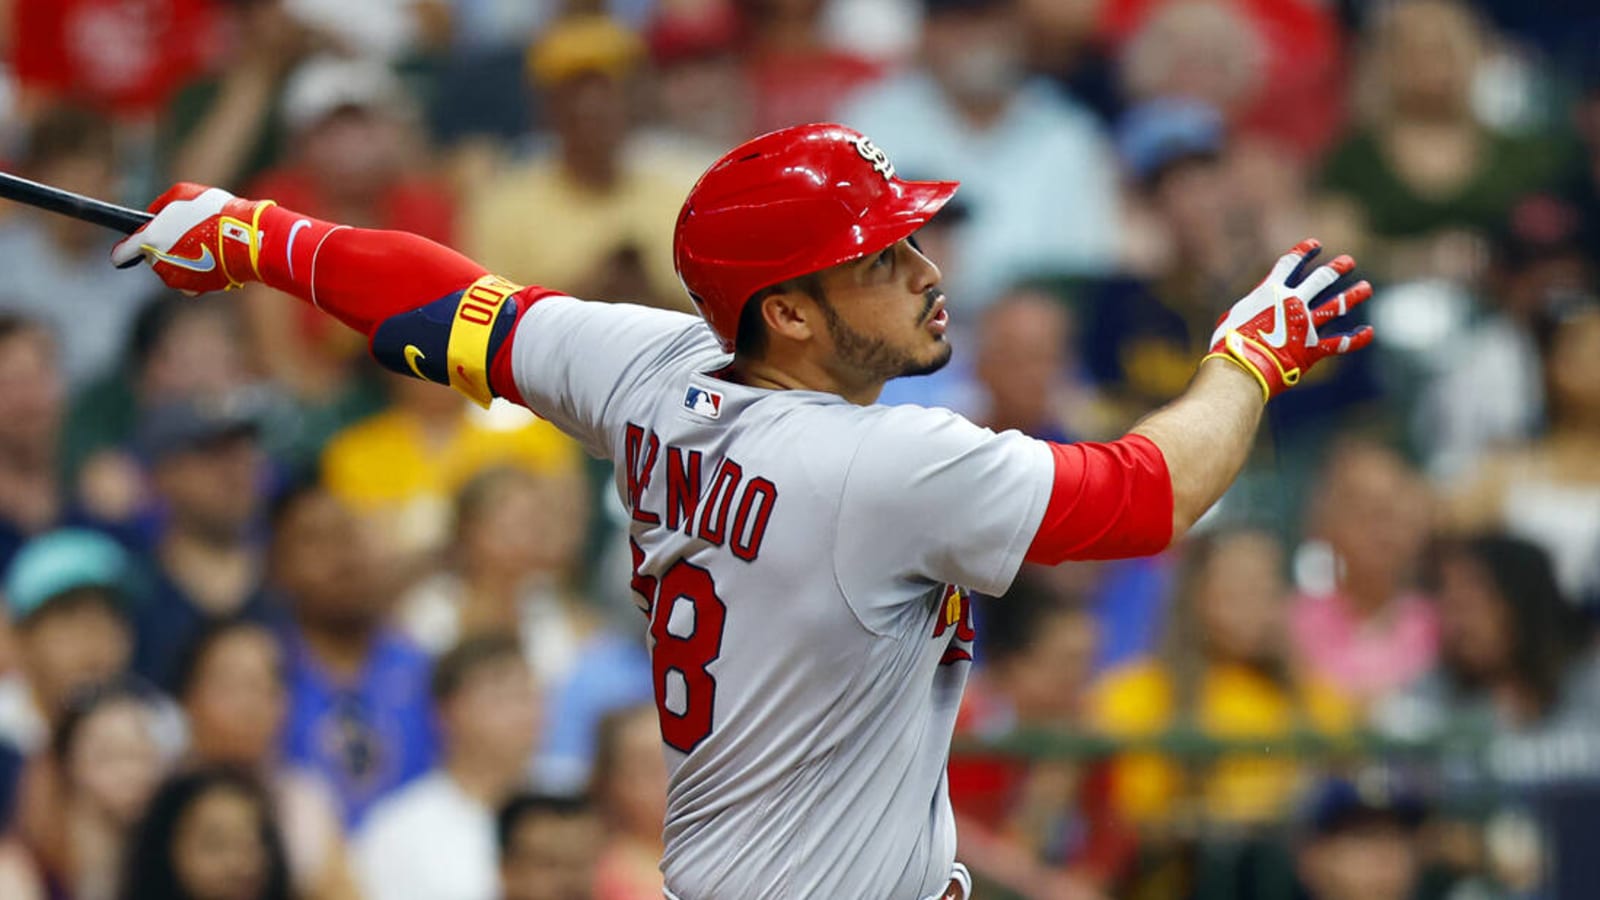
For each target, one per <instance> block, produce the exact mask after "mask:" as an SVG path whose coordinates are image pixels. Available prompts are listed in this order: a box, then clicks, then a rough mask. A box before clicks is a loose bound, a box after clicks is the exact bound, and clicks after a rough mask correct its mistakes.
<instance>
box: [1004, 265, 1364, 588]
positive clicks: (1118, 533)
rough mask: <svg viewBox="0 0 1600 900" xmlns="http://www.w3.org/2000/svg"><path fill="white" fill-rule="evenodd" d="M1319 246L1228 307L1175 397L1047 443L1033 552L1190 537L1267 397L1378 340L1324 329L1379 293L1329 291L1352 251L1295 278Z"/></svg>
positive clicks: (1068, 553)
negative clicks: (1097, 435)
mask: <svg viewBox="0 0 1600 900" xmlns="http://www.w3.org/2000/svg"><path fill="white" fill-rule="evenodd" d="M1319 249H1320V245H1319V244H1318V243H1317V242H1316V241H1304V242H1302V243H1301V244H1299V245H1298V246H1296V247H1295V248H1294V249H1293V250H1291V251H1289V253H1287V254H1285V255H1284V256H1283V257H1282V258H1280V259H1279V260H1278V262H1277V264H1276V265H1275V266H1274V267H1273V269H1272V272H1271V274H1269V275H1268V276H1267V277H1266V278H1265V279H1264V280H1263V281H1262V282H1261V283H1260V284H1259V285H1257V286H1256V288H1255V289H1254V290H1252V291H1251V292H1250V293H1249V294H1248V295H1247V296H1245V298H1244V299H1242V300H1240V301H1239V302H1238V303H1236V304H1235V305H1234V306H1233V308H1232V309H1231V310H1229V311H1228V313H1227V314H1226V315H1225V316H1223V317H1222V319H1221V321H1219V322H1218V324H1217V329H1216V332H1215V333H1214V334H1213V335H1212V339H1211V347H1212V351H1211V353H1210V354H1208V355H1207V356H1206V358H1205V359H1204V360H1202V362H1201V364H1200V368H1199V371H1198V372H1197V373H1196V375H1195V378H1194V380H1193V381H1192V382H1190V384H1189V388H1188V389H1187V390H1186V391H1184V393H1183V395H1182V396H1180V397H1178V399H1176V400H1174V401H1173V402H1172V403H1170V404H1168V405H1166V406H1165V407H1162V408H1161V409H1159V410H1157V411H1156V412H1154V413H1152V414H1150V415H1149V416H1148V417H1146V418H1145V419H1144V420H1143V421H1142V422H1140V423H1139V424H1138V425H1137V426H1136V427H1135V428H1134V429H1133V430H1132V431H1131V432H1130V433H1129V434H1128V435H1127V436H1126V437H1124V438H1122V439H1121V440H1117V441H1111V442H1109V443H1103V444H1052V445H1051V451H1052V453H1053V454H1054V459H1055V484H1054V486H1053V489H1052V491H1051V496H1050V502H1049V504H1048V505H1047V506H1046V509H1045V513H1044V517H1043V520H1042V521H1041V523H1040V525H1039V529H1038V531H1037V533H1036V535H1035V537H1034V541H1033V544H1032V546H1030V547H1029V550H1028V555H1027V557H1026V558H1027V560H1028V561H1029V562H1038V563H1046V564H1052V565H1053V564H1055V563H1059V562H1063V561H1066V560H1070V559H1111V558H1117V557H1127V556H1142V555H1148V554H1151V553H1155V552H1158V551H1160V550H1161V549H1163V548H1164V547H1166V546H1167V545H1168V544H1170V543H1171V542H1172V541H1175V540H1177V539H1178V538H1180V537H1182V536H1183V535H1184V534H1185V533H1186V532H1187V531H1188V530H1189V528H1190V527H1191V526H1193V525H1194V523H1195V522H1196V521H1198V520H1199V518H1200V517H1201V516H1202V515H1204V514H1205V512H1206V510H1208V509H1210V508H1211V506H1212V504H1214V503H1216V502H1217V500H1218V499H1220V498H1221V497H1222V494H1223V493H1224V492H1225V491H1226V490H1227V489H1228V487H1229V485H1231V484H1233V481H1234V479H1235V478H1237V477H1238V475H1239V470H1240V469H1241V468H1243V467H1244V462H1245V459H1246V458H1247V457H1248V455H1249V453H1250V447H1251V445H1252V444H1253V443H1254V441H1255V434H1256V428H1257V427H1258V426H1259V424H1260V422H1261V411H1262V409H1263V408H1264V407H1265V406H1266V403H1267V401H1269V400H1271V399H1272V398H1273V397H1275V396H1277V395H1278V394H1280V393H1282V392H1283V391H1285V390H1287V389H1288V388H1290V387H1292V386H1294V385H1295V384H1297V383H1298V382H1299V380H1300V378H1301V376H1302V375H1303V374H1304V373H1305V372H1306V371H1307V370H1309V369H1310V368H1311V367H1312V366H1313V365H1315V364H1316V363H1317V362H1318V361H1320V360H1322V359H1324V358H1326V357H1328V356H1335V355H1339V354H1344V353H1350V352H1354V351H1356V350H1359V349H1361V348H1362V347H1365V346H1366V345H1367V344H1369V343H1371V342H1372V329H1371V327H1363V328H1360V329H1358V330H1357V331H1355V332H1352V333H1350V334H1336V335H1332V336H1329V337H1323V336H1320V335H1319V334H1318V331H1317V328H1318V326H1321V325H1325V324H1327V323H1329V322H1331V321H1332V320H1333V319H1336V318H1338V317H1340V316H1342V315H1344V314H1345V313H1346V312H1348V311H1349V310H1350V309H1352V308H1353V307H1355V306H1356V305H1357V304H1359V303H1360V302H1362V301H1363V300H1365V299H1367V298H1368V297H1370V296H1371V295H1372V286H1371V285H1370V284H1368V283H1367V282H1365V281H1362V282H1358V283H1357V284H1355V285H1353V286H1351V287H1350V288H1348V289H1347V290H1344V291H1341V292H1338V293H1336V294H1334V295H1333V296H1331V297H1326V298H1324V296H1323V295H1325V294H1326V293H1328V292H1329V290H1330V289H1331V288H1332V287H1333V286H1334V284H1335V283H1336V282H1337V281H1338V280H1339V279H1340V278H1341V277H1342V276H1344V275H1347V274H1349V273H1350V272H1351V271H1352V270H1353V269H1354V268H1355V261H1354V260H1352V259H1351V258H1350V257H1348V256H1340V257H1338V258H1336V259H1334V260H1333V261H1332V262H1330V263H1329V264H1327V265H1325V266H1321V267H1319V268H1317V269H1316V270H1314V271H1312V272H1311V273H1310V274H1309V275H1307V276H1306V277H1305V278H1304V279H1302V280H1299V281H1294V275H1295V273H1296V272H1297V271H1299V270H1300V269H1301V268H1302V267H1303V265H1304V264H1305V263H1307V262H1309V260H1310V259H1311V258H1312V257H1314V256H1316V254H1317V252H1318V250H1319ZM1291 282H1294V283H1291ZM1319 300H1321V301H1322V302H1321V303H1320V304H1318V301H1319ZM1313 304H1316V305H1313Z"/></svg>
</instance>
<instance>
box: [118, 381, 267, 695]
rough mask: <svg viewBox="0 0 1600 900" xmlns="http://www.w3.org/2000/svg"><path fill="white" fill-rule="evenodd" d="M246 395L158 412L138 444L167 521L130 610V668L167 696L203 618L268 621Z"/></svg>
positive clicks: (197, 400)
mask: <svg viewBox="0 0 1600 900" xmlns="http://www.w3.org/2000/svg"><path fill="white" fill-rule="evenodd" d="M258 433H259V423H258V422H257V421H256V419H255V410H254V408H253V407H252V406H251V405H250V403H249V401H248V398H247V397H245V396H243V395H241V394H238V393H234V394H229V395H225V396H222V397H216V398H204V397H194V398H188V399H182V400H177V401H174V402H172V403H168V404H165V405H163V406H161V407H159V408H156V409H153V410H151V411H150V413H149V414H148V415H146V416H145V417H144V419H143V421H142V422H141V423H140V432H139V435H138V437H137V439H136V441H135V445H136V447H137V448H138V452H139V455H140V456H141V457H142V458H143V459H144V460H145V461H146V464H147V466H148V468H149V476H150V484H151V486H152V488H153V491H152V493H153V495H154V499H155V501H156V503H157V504H158V505H159V512H160V514H161V516H162V518H163V519H164V521H163V522H161V523H160V524H159V525H157V526H156V534H155V536H154V537H153V539H151V541H150V548H149V550H148V553H147V556H148V560H149V563H150V565H149V569H150V572H149V575H150V579H149V581H150V583H149V585H148V587H147V589H146V591H145V594H146V597H145V602H144V603H142V604H140V605H139V606H138V607H137V608H136V609H135V610H134V626H135V631H136V634H137V640H136V642H135V648H134V663H133V667H134V671H136V672H138V673H139V674H141V675H143V676H144V677H145V678H148V679H149V680H150V681H152V682H153V683H155V684H156V685H158V686H160V687H162V688H163V689H167V690H170V689H171V687H172V684H173V680H174V679H175V678H176V676H177V667H178V660H179V657H180V655H181V654H182V653H183V649H184V647H186V646H187V645H188V644H189V642H190V641H192V640H193V639H194V637H195V635H196V634H198V633H199V632H200V630H201V629H202V628H203V627H204V626H205V624H206V623H207V622H211V621H215V620H218V619H226V618H232V617H235V616H247V617H251V618H256V619H260V620H266V619H267V618H269V617H270V616H271V615H272V610H271V609H270V607H269V606H268V604H267V600H266V596H265V593H264V591H263V587H262V580H263V576H264V563H265V561H264V559H263V553H262V548H261V545H260V542H259V540H258V539H257V537H256V535H255V534H254V532H253V529H254V528H255V527H256V526H258V525H259V524H260V521H259V519H260V516H261V513H262V506H263V498H262V493H263V488H264V484H265V478H264V475H265V470H264V460H263V458H262V456H261V450H260V445H259V441H258V438H257V435H258Z"/></svg>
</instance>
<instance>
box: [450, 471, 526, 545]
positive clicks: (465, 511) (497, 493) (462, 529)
mask: <svg viewBox="0 0 1600 900" xmlns="http://www.w3.org/2000/svg"><path fill="white" fill-rule="evenodd" d="M538 482H539V478H538V476H537V475H534V474H533V473H532V472H529V471H528V470H527V469H523V468H519V467H517V466H512V465H497V466H491V467H489V468H487V469H484V470H483V471H481V472H479V473H478V474H476V475H474V476H472V478H471V479H469V480H468V481H467V483H466V484H464V485H462V486H461V489H460V490H459V491H457V492H456V497H455V515H454V517H453V519H454V522H453V525H454V528H455V536H454V537H455V541H456V542H457V543H458V544H459V543H460V542H461V539H462V538H463V537H464V536H465V534H466V529H467V525H468V524H470V523H472V522H473V521H475V520H476V519H477V518H478V517H480V516H482V515H483V514H484V511H485V510H488V509H489V508H490V507H491V505H492V504H493V503H494V501H495V500H498V499H499V498H500V497H501V496H503V495H505V494H506V493H507V489H508V488H512V487H516V486H519V485H536V484H538Z"/></svg>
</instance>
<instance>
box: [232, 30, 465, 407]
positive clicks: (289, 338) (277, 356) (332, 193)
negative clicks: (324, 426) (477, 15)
mask: <svg viewBox="0 0 1600 900" xmlns="http://www.w3.org/2000/svg"><path fill="white" fill-rule="evenodd" d="M285 2H288V0H285ZM300 5H301V6H304V4H300ZM416 106H417V105H416V103H415V102H414V101H413V99H412V98H411V96H410V95H409V94H408V93H407V92H406V89H405V86H404V85H403V84H402V83H401V81H400V80H399V78H398V77H396V76H395V75H394V73H392V72H390V71H389V70H388V69H387V68H385V67H384V66H383V65H381V64H380V63H377V62H373V61H370V60H360V59H356V60H346V59H338V58H335V57H329V56H318V57H314V58H312V59H309V60H307V61H305V62H303V63H301V64H300V65H299V66H297V67H296V68H295V69H294V71H293V72H291V73H290V75H289V76H288V79H287V81H286V82H285V84H284V88H283V122H284V126H285V128H286V129H287V133H288V138H289V146H290V147H292V148H293V149H292V151H291V152H290V153H288V154H287V155H286V157H285V159H284V161H283V163H282V164H281V165H279V166H276V167H274V168H272V169H270V170H268V171H266V172H264V173H262V174H260V175H259V176H257V177H256V178H255V179H253V180H252V182H251V183H250V185H249V186H248V188H247V191H246V192H247V193H249V194H250V195H251V196H255V197H269V198H271V199H273V200H276V201H277V202H279V203H282V204H283V205H284V206H287V207H290V208H293V209H297V210H300V211H301V212H303V213H305V214H306V215H309V216H316V217H317V218H321V219H328V220H332V221H338V222H347V223H349V224H351V225H354V226H358V227H364V228H392V229H397V230H400V231H409V232H412V233H414V234H420V235H422V236H424V237H427V238H430V239H432V240H435V241H438V242H440V243H442V244H453V243H455V238H456V229H455V218H456V207H455V201H454V199H453V198H452V196H451V195H450V193H449V192H448V191H447V190H446V189H445V187H444V185H442V184H441V183H439V182H438V181H437V180H436V179H434V178H433V177H432V176H431V175H429V174H428V173H427V172H426V171H423V170H420V169H419V165H418V163H419V160H418V159H417V157H418V156H419V155H420V152H421V147H420V137H419V134H418V130H419V129H418V118H419V112H418V110H417V108H416ZM242 299H243V301H244V310H245V314H246V317H247V320H248V322H249V326H250V327H249V331H248V334H249V340H250V344H251V348H250V349H251V355H252V358H253V359H254V360H255V361H256V363H257V364H258V365H260V366H261V367H262V369H264V370H265V371H266V372H267V373H268V374H269V375H271V377H272V378H273V379H274V380H275V381H277V382H279V383H280V384H283V385H285V386H286V387H289V388H290V389H291V390H292V391H293V392H294V393H295V394H296V395H297V396H300V397H304V398H307V399H310V400H318V399H321V400H326V399H328V398H330V397H331V396H332V395H334V394H335V393H336V392H337V391H338V389H339V387H340V386H341V385H343V383H344V382H345V380H346V372H347V370H348V369H349V368H350V367H351V365H352V364H354V363H355V362H356V361H357V360H358V358H360V357H361V355H362V352H363V351H364V350H365V347H364V345H363V342H362V341H361V340H360V338H359V336H352V335H351V333H350V332H349V330H348V329H345V328H344V327H342V326H341V325H339V323H338V322H336V321H334V320H333V319H330V318H328V317H327V316H324V315H321V314H319V313H318V312H317V310H316V309H314V308H312V307H310V306H306V305H304V304H298V303H284V302H282V300H283V298H282V297H280V296H276V295H275V294H274V293H273V292H272V291H271V290H270V289H268V288H266V287H263V286H261V285H253V286H246V287H245V288H244V293H243V295H242Z"/></svg>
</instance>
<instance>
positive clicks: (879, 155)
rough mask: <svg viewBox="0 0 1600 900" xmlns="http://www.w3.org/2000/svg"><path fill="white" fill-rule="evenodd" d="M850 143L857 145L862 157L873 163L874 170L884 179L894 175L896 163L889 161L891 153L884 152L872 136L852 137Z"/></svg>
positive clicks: (857, 150)
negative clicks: (873, 140)
mask: <svg viewBox="0 0 1600 900" xmlns="http://www.w3.org/2000/svg"><path fill="white" fill-rule="evenodd" d="M850 143H851V144H853V145H855V148H856V152H857V153H859V154H861V158H862V159H864V160H866V161H867V162H869V163H872V168H873V171H875V172H877V173H878V174H879V175H882V176H883V177H884V180H886V181H887V180H888V179H890V178H893V177H894V163H892V162H889V154H887V153H885V152H883V149H882V148H880V147H879V146H878V145H877V144H874V143H873V142H872V139H871V138H869V137H867V136H866V135H861V136H860V137H854V138H851V139H850Z"/></svg>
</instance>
